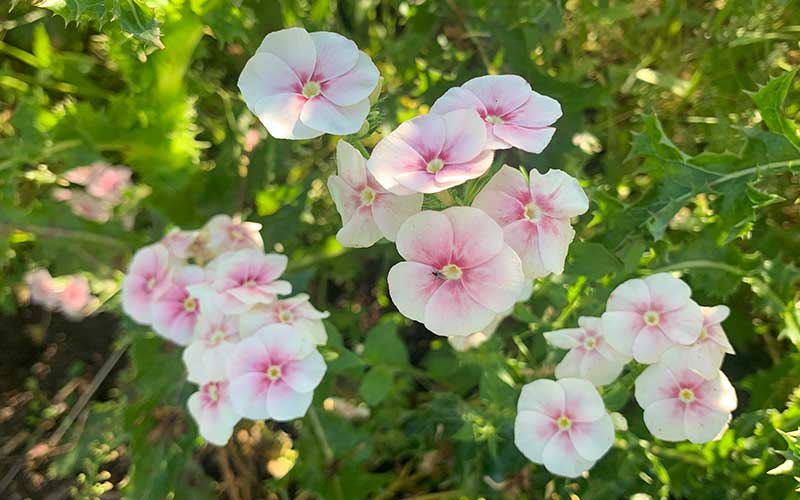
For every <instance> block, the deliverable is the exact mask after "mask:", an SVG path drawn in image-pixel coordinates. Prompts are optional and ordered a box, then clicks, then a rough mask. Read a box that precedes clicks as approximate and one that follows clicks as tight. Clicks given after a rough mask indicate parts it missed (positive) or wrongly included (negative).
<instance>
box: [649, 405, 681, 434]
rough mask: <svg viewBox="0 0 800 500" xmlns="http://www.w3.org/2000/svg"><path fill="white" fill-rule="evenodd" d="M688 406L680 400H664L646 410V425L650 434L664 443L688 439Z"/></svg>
mask: <svg viewBox="0 0 800 500" xmlns="http://www.w3.org/2000/svg"><path fill="white" fill-rule="evenodd" d="M685 411H686V404H684V403H683V402H682V401H681V400H680V399H662V400H660V401H656V402H655V403H652V404H650V405H648V406H647V407H646V408H645V409H644V424H645V425H646V426H647V430H649V431H650V433H651V434H652V435H653V436H655V437H657V438H659V439H663V440H664V441H683V440H685V439H686V438H687V435H686V426H685V424H684V414H685Z"/></svg>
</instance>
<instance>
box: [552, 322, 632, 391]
mask: <svg viewBox="0 0 800 500" xmlns="http://www.w3.org/2000/svg"><path fill="white" fill-rule="evenodd" d="M578 325H579V326H580V328H565V329H562V330H555V331H552V332H545V334H544V338H545V339H546V340H547V342H548V343H550V344H551V345H554V346H556V347H560V348H561V349H569V352H567V354H566V356H564V358H563V359H562V360H561V362H560V363H558V365H557V366H556V378H559V379H562V378H573V377H574V378H582V379H586V380H588V381H589V382H591V383H593V384H594V385H597V386H601V385H606V384H610V383H611V382H613V381H614V379H616V378H617V377H618V376H619V374H620V373H621V372H622V368H624V367H625V364H626V363H627V362H628V361H630V360H631V358H630V356H625V355H623V354H620V353H619V352H617V351H616V350H615V349H614V348H613V347H611V346H610V345H609V344H608V342H606V341H605V339H604V338H603V331H602V325H601V320H600V318H591V317H587V316H582V317H580V318H578Z"/></svg>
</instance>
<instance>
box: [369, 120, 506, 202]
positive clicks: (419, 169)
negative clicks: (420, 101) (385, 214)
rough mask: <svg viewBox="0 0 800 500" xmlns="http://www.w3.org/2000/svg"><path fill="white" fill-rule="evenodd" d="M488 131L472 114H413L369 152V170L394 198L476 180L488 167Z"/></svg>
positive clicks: (434, 191)
mask: <svg viewBox="0 0 800 500" xmlns="http://www.w3.org/2000/svg"><path fill="white" fill-rule="evenodd" d="M485 144H486V129H485V127H484V126H483V122H482V121H481V118H480V117H479V116H478V114H477V113H476V112H475V111H473V110H458V111H453V112H451V113H447V114H444V115H435V114H428V115H423V116H417V117H416V118H412V119H410V120H408V121H406V122H403V123H402V124H400V126H399V127H397V128H396V129H395V130H394V131H393V132H392V133H391V134H389V135H388V136H386V137H384V138H383V139H381V141H380V142H379V143H378V144H377V145H376V146H375V149H374V150H373V151H372V157H371V158H370V159H369V161H368V162H367V168H368V169H369V171H370V172H371V173H372V175H374V176H375V179H377V181H378V182H379V183H380V184H381V185H382V186H383V187H384V188H385V189H387V190H389V191H390V192H392V193H394V194H399V195H409V194H414V193H437V192H439V191H443V190H445V189H448V188H451V187H453V186H458V185H459V184H463V183H464V182H466V181H468V180H470V179H475V178H476V177H480V176H481V175H483V173H484V172H486V171H487V170H488V169H489V167H490V166H491V165H492V159H493V158H494V153H493V152H492V151H488V150H486V148H485Z"/></svg>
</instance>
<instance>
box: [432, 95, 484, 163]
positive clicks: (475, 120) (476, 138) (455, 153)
mask: <svg viewBox="0 0 800 500" xmlns="http://www.w3.org/2000/svg"><path fill="white" fill-rule="evenodd" d="M442 121H443V122H444V129H445V141H444V144H443V146H442V151H441V153H440V158H441V159H443V160H445V162H446V163H466V162H470V161H472V160H473V159H474V158H475V157H476V156H478V154H479V153H481V152H482V151H483V150H484V146H485V144H486V125H484V123H483V120H481V117H480V116H479V115H478V113H477V112H476V111H474V110H471V109H460V110H458V111H451V112H450V113H447V114H445V115H442ZM490 162H491V161H490ZM487 168H488V167H487Z"/></svg>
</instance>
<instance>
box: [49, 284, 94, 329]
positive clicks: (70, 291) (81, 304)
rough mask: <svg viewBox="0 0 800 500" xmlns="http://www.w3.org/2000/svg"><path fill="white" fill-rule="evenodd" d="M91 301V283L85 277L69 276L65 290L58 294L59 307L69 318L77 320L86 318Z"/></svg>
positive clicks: (62, 289)
mask: <svg viewBox="0 0 800 500" xmlns="http://www.w3.org/2000/svg"><path fill="white" fill-rule="evenodd" d="M91 300H92V291H91V289H90V288H89V281H88V280H87V279H86V278H84V277H83V276H78V275H72V276H67V277H66V282H65V283H64V286H63V288H61V289H60V290H59V292H58V306H57V307H58V309H59V310H60V311H61V312H62V313H64V315H65V316H67V317H68V318H70V319H73V320H77V319H81V318H83V317H85V316H86V312H87V311H86V310H87V308H88V306H89V304H90V302H91Z"/></svg>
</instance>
